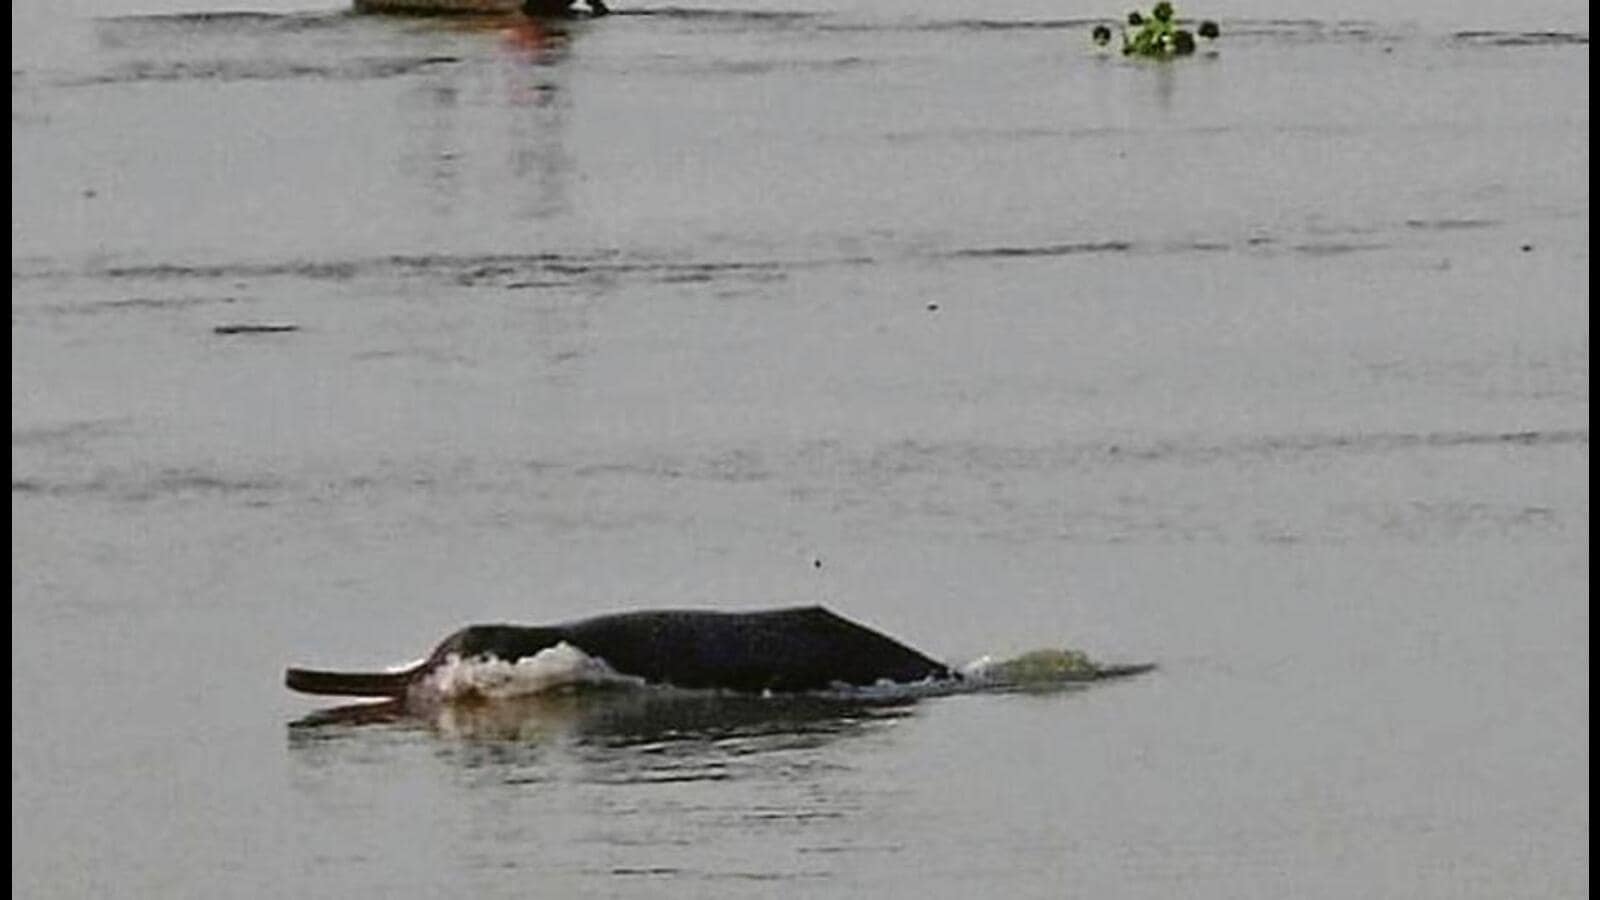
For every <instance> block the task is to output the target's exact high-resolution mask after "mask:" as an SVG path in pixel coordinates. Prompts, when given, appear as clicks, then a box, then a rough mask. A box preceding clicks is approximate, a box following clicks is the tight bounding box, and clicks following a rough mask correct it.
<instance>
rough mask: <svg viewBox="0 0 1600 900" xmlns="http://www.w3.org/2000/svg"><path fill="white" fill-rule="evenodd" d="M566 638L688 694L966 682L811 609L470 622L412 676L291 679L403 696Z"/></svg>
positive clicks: (293, 684) (301, 687) (327, 688)
mask: <svg viewBox="0 0 1600 900" xmlns="http://www.w3.org/2000/svg"><path fill="white" fill-rule="evenodd" d="M562 641H565V642H566V643H568V644H570V645H572V646H574V647H576V648H578V649H579V650H582V651H583V652H584V653H586V654H588V655H590V656H594V657H598V658H600V659H602V660H604V661H605V662H606V664H607V665H609V666H610V667H611V668H612V669H614V670H616V671H617V672H619V673H621V674H623V675H631V676H634V677H637V678H643V679H644V680H645V681H648V682H651V683H656V684H668V685H673V686H675V687H682V688H724V689H729V690H736V691H749V692H760V691H810V690H822V689H825V688H828V687H830V686H832V685H834V684H838V683H844V684H851V685H872V684H876V683H878V682H880V681H885V680H887V681H891V682H899V683H911V682H917V681H924V680H927V679H957V678H959V677H960V675H959V673H956V672H954V671H952V670H951V669H950V668H949V667H948V666H945V665H944V664H943V663H939V662H937V661H935V660H932V659H929V658H928V657H926V656H923V655H922V654H921V653H918V652H917V651H915V650H913V649H911V648H910V647H907V646H906V645H904V644H902V643H900V642H898V641H896V640H894V639H892V638H889V637H886V636H884V635H882V634H879V633H878V632H876V631H873V630H872V629H870V628H866V627H864V626H861V625H857V624H856V623H854V622H851V621H850V620H848V619H844V618H841V617H839V616H836V615H834V614H833V613H831V612H829V611H828V610H826V609H823V608H822V607H820V606H811V607H803V608H794V609H778V610H770V611H766V612H750V613H724V612H706V611H701V610H663V611H651V612H634V613H623V614H620V615H611V616H598V617H596V618H593V619H584V620H582V621H578V622H571V623H568V624H564V625H552V626H546V627H529V626H522V625H472V626H469V627H467V628H463V629H461V630H460V631H458V632H456V633H455V634H452V635H450V636H449V637H447V638H445V639H444V641H443V642H442V643H440V644H439V646H438V647H437V648H436V649H435V650H434V651H433V653H431V654H429V656H428V658H427V659H426V660H424V661H423V662H422V663H420V664H418V665H417V666H414V667H412V668H410V669H407V670H404V671H400V672H378V673H355V672H321V671H316V670H312V669H294V668H291V669H289V670H288V671H287V672H286V673H285V683H286V684H288V686H289V687H290V688H291V689H293V690H296V691H301V692H303V693H307V694H337V695H343V696H358V697H395V698H400V697H404V696H406V694H407V692H408V691H409V690H410V688H411V686H412V685H414V684H416V683H417V682H418V681H419V680H420V679H422V678H424V677H426V676H427V675H428V674H429V673H430V672H432V671H433V670H434V669H436V668H438V667H439V666H441V665H443V664H444V663H445V662H446V661H447V660H448V659H449V658H450V657H452V656H454V657H459V658H461V659H476V658H481V657H494V658H497V659H501V660H505V661H507V662H516V661H517V660H519V659H523V658H526V657H530V656H533V655H534V654H537V653H538V652H539V651H541V650H544V649H547V648H549V647H553V646H555V645H556V644H558V643H560V642H562Z"/></svg>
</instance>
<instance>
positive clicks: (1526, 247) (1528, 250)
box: [1522, 244, 1533, 253]
mask: <svg viewBox="0 0 1600 900" xmlns="http://www.w3.org/2000/svg"><path fill="white" fill-rule="evenodd" d="M1522 252H1523V253H1532V252H1533V245H1532V244H1523V245H1522Z"/></svg>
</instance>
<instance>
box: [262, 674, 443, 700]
mask: <svg viewBox="0 0 1600 900" xmlns="http://www.w3.org/2000/svg"><path fill="white" fill-rule="evenodd" d="M421 670H422V667H421V666H417V667H415V668H411V669H405V670H403V671H399V672H323V671H319V670H317V669H296V668H290V669H288V670H286V671H285V672H284V673H283V683H284V684H286V685H288V686H289V689H290V690H292V691H299V692H300V693H302V694H331V695H335V696H340V697H404V696H405V694H406V689H407V688H409V687H410V686H411V682H412V679H414V678H415V677H416V676H417V673H418V672H420V671H421Z"/></svg>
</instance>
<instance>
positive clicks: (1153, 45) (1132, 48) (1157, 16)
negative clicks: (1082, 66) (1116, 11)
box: [1093, 0, 1222, 59]
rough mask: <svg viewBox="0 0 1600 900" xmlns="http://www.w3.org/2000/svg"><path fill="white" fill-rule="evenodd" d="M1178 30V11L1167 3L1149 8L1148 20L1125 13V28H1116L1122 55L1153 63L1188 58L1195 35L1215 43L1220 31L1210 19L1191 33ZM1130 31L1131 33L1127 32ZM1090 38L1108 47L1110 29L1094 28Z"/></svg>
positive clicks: (1102, 26)
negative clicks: (1173, 58) (1156, 60)
mask: <svg viewBox="0 0 1600 900" xmlns="http://www.w3.org/2000/svg"><path fill="white" fill-rule="evenodd" d="M1178 26H1179V22H1178V14H1177V10H1175V9H1173V7H1172V4H1171V3H1168V2H1166V0H1162V2H1160V3H1157V4H1156V5H1155V6H1154V7H1152V8H1151V10H1150V15H1148V16H1146V15H1144V14H1143V13H1141V12H1139V11H1138V10H1134V11H1132V12H1130V13H1128V19H1127V24H1126V25H1125V26H1119V30H1120V32H1121V34H1122V54H1123V55H1124V56H1144V57H1150V58H1153V59H1170V58H1171V57H1174V56H1188V55H1189V54H1191V53H1193V52H1194V51H1195V46H1196V44H1195V35H1196V34H1198V35H1199V36H1200V37H1202V38H1205V39H1206V40H1208V41H1213V40H1216V39H1217V37H1218V36H1219V35H1221V34H1222V29H1221V28H1220V27H1219V26H1218V25H1217V23H1216V22H1213V21H1211V20H1210V19H1207V20H1205V21H1203V22H1201V23H1200V24H1199V26H1198V27H1197V28H1196V29H1195V30H1194V31H1190V30H1188V29H1187V28H1180V27H1178ZM1129 29H1134V30H1133V31H1132V32H1130V31H1129ZM1093 36H1094V42H1095V44H1096V45H1098V46H1101V47H1104V46H1106V45H1108V44H1110V43H1111V28H1110V26H1108V25H1096V26H1095V28H1094V33H1093Z"/></svg>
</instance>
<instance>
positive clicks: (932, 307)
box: [928, 303, 939, 312]
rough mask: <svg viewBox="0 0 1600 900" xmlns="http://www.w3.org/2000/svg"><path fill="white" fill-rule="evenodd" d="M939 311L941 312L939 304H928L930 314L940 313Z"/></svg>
mask: <svg viewBox="0 0 1600 900" xmlns="http://www.w3.org/2000/svg"><path fill="white" fill-rule="evenodd" d="M938 311H939V304H937V303H929V304H928V312H938Z"/></svg>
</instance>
